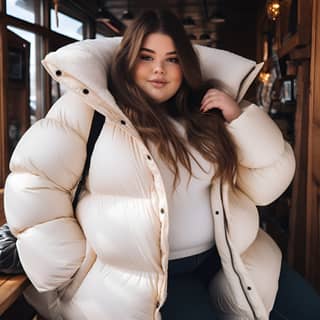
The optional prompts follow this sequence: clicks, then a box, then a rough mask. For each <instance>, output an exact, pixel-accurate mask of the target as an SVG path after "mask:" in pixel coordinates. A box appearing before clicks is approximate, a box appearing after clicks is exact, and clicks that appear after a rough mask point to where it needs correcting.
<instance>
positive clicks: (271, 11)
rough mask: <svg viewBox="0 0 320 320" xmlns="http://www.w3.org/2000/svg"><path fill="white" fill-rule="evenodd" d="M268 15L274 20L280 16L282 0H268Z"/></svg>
mask: <svg viewBox="0 0 320 320" xmlns="http://www.w3.org/2000/svg"><path fill="white" fill-rule="evenodd" d="M267 15H268V18H269V19H271V20H273V21H275V20H277V19H278V17H279V16H280V0H268V1H267Z"/></svg>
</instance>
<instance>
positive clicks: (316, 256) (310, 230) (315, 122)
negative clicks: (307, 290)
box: [306, 1, 320, 292]
mask: <svg viewBox="0 0 320 320" xmlns="http://www.w3.org/2000/svg"><path fill="white" fill-rule="evenodd" d="M312 22H313V24H312V51H311V72H310V112H309V126H308V131H307V132H308V145H307V146H308V162H307V192H306V195H307V197H306V200H307V201H306V276H307V278H308V279H309V280H311V281H312V283H313V284H314V285H315V287H316V288H317V289H318V291H319V292H320V269H319V266H320V148H319V142H320V2H319V1H313V17H312Z"/></svg>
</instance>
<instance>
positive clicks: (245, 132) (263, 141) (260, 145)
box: [226, 104, 284, 168]
mask: <svg viewBox="0 0 320 320" xmlns="http://www.w3.org/2000/svg"><path fill="white" fill-rule="evenodd" d="M226 127H227V130H228V131H229V132H230V134H231V136H232V138H233V140H234V142H235V144H236V147H237V153H238V161H239V162H240V164H241V165H243V166H245V167H248V168H262V167H266V166H269V165H270V164H272V163H273V162H274V161H276V160H277V158H278V157H279V156H281V154H282V153H283V150H284V140H283V137H282V133H281V131H280V129H279V128H278V126H277V125H276V124H275V123H274V122H273V121H272V119H271V118H270V117H269V116H268V115H267V114H266V113H265V112H264V111H263V110H262V109H260V108H259V107H257V106H256V105H254V104H250V105H249V106H248V107H246V108H245V109H244V110H243V112H242V113H241V115H240V116H239V117H238V118H237V119H235V120H233V121H232V122H231V123H229V124H226Z"/></svg>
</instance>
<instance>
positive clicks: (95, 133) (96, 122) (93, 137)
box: [72, 111, 105, 210]
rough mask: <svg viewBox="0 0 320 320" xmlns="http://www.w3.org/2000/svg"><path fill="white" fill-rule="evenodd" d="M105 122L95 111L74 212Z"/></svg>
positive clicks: (75, 196)
mask: <svg viewBox="0 0 320 320" xmlns="http://www.w3.org/2000/svg"><path fill="white" fill-rule="evenodd" d="M104 122H105V116H104V115H102V114H101V113H99V112H98V111H94V115H93V118H92V122H91V128H90V133H89V138H88V141H87V158H86V162H85V164H84V167H83V170H82V175H81V179H80V181H79V183H78V186H77V190H76V193H75V195H74V198H73V202H72V207H73V210H75V208H76V206H77V204H78V200H79V195H80V192H81V189H82V187H83V185H84V182H85V180H86V178H87V175H88V172H89V167H90V161H91V155H92V151H93V148H94V146H95V144H96V141H97V139H98V137H99V134H100V132H101V129H102V126H103V124H104Z"/></svg>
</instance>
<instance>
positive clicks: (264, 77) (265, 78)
mask: <svg viewBox="0 0 320 320" xmlns="http://www.w3.org/2000/svg"><path fill="white" fill-rule="evenodd" d="M270 76H271V75H270V73H268V72H260V74H259V80H260V81H261V82H263V83H267V82H268V80H269V79H270Z"/></svg>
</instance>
